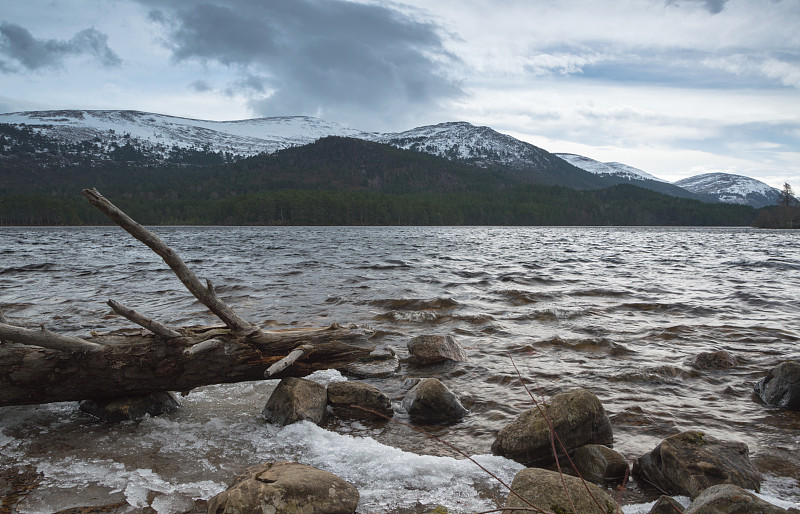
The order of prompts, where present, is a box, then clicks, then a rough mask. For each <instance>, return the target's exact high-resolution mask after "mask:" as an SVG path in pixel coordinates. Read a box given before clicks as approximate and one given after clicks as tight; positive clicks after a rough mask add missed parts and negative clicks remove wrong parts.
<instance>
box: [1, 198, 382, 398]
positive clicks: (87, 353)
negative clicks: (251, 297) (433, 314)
mask: <svg viewBox="0 0 800 514" xmlns="http://www.w3.org/2000/svg"><path fill="white" fill-rule="evenodd" d="M83 195H84V196H85V197H86V198H87V199H88V200H89V202H90V203H91V204H92V205H94V206H95V207H97V208H98V209H100V210H101V211H102V212H103V213H104V214H106V215H107V216H108V217H109V218H111V219H112V220H114V222H116V223H117V224H118V225H119V226H120V227H122V228H123V229H124V230H126V231H127V232H128V233H130V234H131V235H132V236H133V237H134V238H136V239H138V240H139V241H141V242H142V243H144V244H145V245H147V246H148V247H149V248H150V249H151V250H153V252H155V253H156V254H157V255H159V256H160V257H161V258H162V259H163V260H164V262H165V263H166V264H167V265H168V266H169V267H170V268H171V269H172V271H173V272H174V273H175V275H176V276H177V277H178V279H179V280H180V281H181V282H182V283H183V285H184V286H185V287H186V289H187V290H189V292H191V293H192V294H193V295H194V296H195V298H197V299H198V300H199V301H200V302H201V303H202V304H203V305H205V306H206V307H207V308H208V309H209V310H210V311H211V312H212V313H214V315H216V316H217V317H218V318H219V319H220V320H221V321H222V322H223V323H224V326H221V327H211V328H208V327H205V328H191V327H183V328H181V329H180V330H175V329H172V328H169V327H167V326H166V325H163V324H162V323H159V322H158V321H155V320H152V319H150V318H148V317H147V316H145V315H143V314H141V313H139V312H137V311H135V310H133V309H131V308H129V307H126V306H124V305H122V304H120V303H118V302H116V301H114V300H109V302H108V304H109V306H110V307H111V308H112V309H113V310H114V312H116V313H117V314H119V315H121V316H123V317H125V318H127V319H128V320H130V321H132V322H133V323H136V324H137V325H139V326H141V327H144V328H145V329H147V330H148V331H149V332H151V333H149V334H148V333H145V334H137V335H120V334H105V335H93V336H92V337H91V338H89V339H84V338H80V337H74V336H66V335H59V334H55V333H53V332H50V331H48V330H46V329H45V328H44V327H42V328H41V330H31V329H27V328H21V327H17V326H13V325H10V324H9V323H8V322H7V320H6V319H5V317H3V316H2V313H0V342H2V343H0V385H2V387H1V388H0V406H5V405H21V404H36V403H48V402H56V401H67V400H84V399H103V398H115V397H121V396H129V395H134V394H146V393H151V392H157V391H165V390H167V391H189V390H190V389H193V388H195V387H198V386H202V385H209V384H219V383H230V382H241V381H246V380H261V379H263V378H264V377H265V376H269V377H270V378H280V377H284V376H305V375H307V374H309V373H312V372H313V371H316V370H319V369H328V368H337V367H343V366H345V365H346V364H349V363H351V362H353V361H356V360H358V359H359V358H362V357H365V356H366V355H368V354H369V352H370V351H372V349H373V348H372V346H371V345H370V344H369V341H368V339H369V336H370V335H371V332H370V331H369V329H363V328H359V327H356V326H352V327H342V326H340V325H338V324H333V325H332V326H330V327H327V328H295V329H288V330H263V329H261V328H260V327H258V326H256V325H254V324H252V323H250V322H249V321H247V320H245V319H243V318H241V317H240V316H239V315H238V314H236V312H234V310H233V309H232V308H231V307H230V306H228V305H227V304H226V303H225V302H224V301H223V300H222V299H220V298H219V297H218V296H217V294H216V292H215V290H214V287H213V285H212V284H211V281H210V280H206V283H205V285H203V283H202V282H201V281H200V279H198V278H197V276H196V275H195V274H194V273H193V272H192V271H191V270H189V268H188V267H187V266H186V264H185V263H184V262H183V260H182V259H181V258H180V257H179V256H178V254H177V253H176V252H175V251H174V250H173V249H171V248H170V247H169V246H167V245H166V244H165V243H164V242H163V241H162V240H161V239H160V238H158V237H157V236H156V235H155V234H153V233H152V232H150V231H149V230H147V229H145V228H144V227H142V226H141V225H140V224H139V223H137V222H136V221H134V220H133V219H131V218H130V217H129V216H127V215H126V214H125V213H124V212H122V211H121V210H119V209H118V208H117V207H116V206H114V204H112V203H111V202H110V201H108V200H107V199H106V198H104V197H103V196H102V195H101V194H100V193H99V192H97V190H95V189H86V190H84V191H83Z"/></svg>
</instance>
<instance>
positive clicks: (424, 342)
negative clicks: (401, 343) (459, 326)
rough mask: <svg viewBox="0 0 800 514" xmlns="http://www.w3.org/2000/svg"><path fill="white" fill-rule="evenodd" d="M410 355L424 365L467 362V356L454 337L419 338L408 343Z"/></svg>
mask: <svg viewBox="0 0 800 514" xmlns="http://www.w3.org/2000/svg"><path fill="white" fill-rule="evenodd" d="M408 353H410V354H411V356H412V357H414V358H415V359H416V360H417V361H418V362H421V363H423V364H436V363H439V362H445V361H455V362H465V361H466V360H467V354H466V353H465V352H464V349H463V348H462V347H461V345H460V344H458V341H456V339H455V338H454V337H453V336H441V335H423V336H417V337H415V338H414V339H412V340H411V341H409V342H408Z"/></svg>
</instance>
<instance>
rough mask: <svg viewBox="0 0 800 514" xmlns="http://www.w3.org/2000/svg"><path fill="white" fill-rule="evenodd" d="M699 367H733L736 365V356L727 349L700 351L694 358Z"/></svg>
mask: <svg viewBox="0 0 800 514" xmlns="http://www.w3.org/2000/svg"><path fill="white" fill-rule="evenodd" d="M692 366H693V367H695V368H697V369H731V368H735V367H736V357H734V356H733V355H731V354H730V353H729V352H726V351H725V350H717V351H716V352H703V353H698V354H697V355H695V356H694V358H693V359H692Z"/></svg>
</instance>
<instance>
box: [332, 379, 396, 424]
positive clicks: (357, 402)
mask: <svg viewBox="0 0 800 514" xmlns="http://www.w3.org/2000/svg"><path fill="white" fill-rule="evenodd" d="M328 403H329V404H330V405H331V407H332V408H333V412H334V413H335V414H336V415H337V416H339V417H344V418H374V419H384V417H387V418H391V417H392V416H393V415H394V411H393V410H392V401H391V400H390V399H389V397H388V396H386V395H385V394H383V393H382V392H381V391H380V390H379V389H378V388H377V387H375V386H372V385H369V384H364V383H361V382H334V383H332V384H330V385H329V386H328ZM353 406H355V407H361V408H364V409H369V410H371V411H375V412H377V414H373V413H371V412H367V411H364V410H361V409H358V408H354V407H353Z"/></svg>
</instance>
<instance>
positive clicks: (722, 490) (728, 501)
mask: <svg viewBox="0 0 800 514" xmlns="http://www.w3.org/2000/svg"><path fill="white" fill-rule="evenodd" d="M740 512H741V513H744V512H758V513H759V514H779V513H786V512H789V511H787V510H785V509H782V508H780V507H776V506H775V505H772V504H771V503H769V502H766V501H764V500H762V499H761V498H759V497H758V496H756V495H755V494H753V493H751V492H750V491H746V490H744V489H742V488H741V487H738V486H735V485H732V484H720V485H714V486H711V487H709V488H708V489H706V490H705V491H703V492H702V493H700V495H699V496H698V497H697V498H695V499H694V501H693V502H692V504H691V505H690V506H689V508H688V509H686V510H685V511H684V513H685V514H734V513H740Z"/></svg>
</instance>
